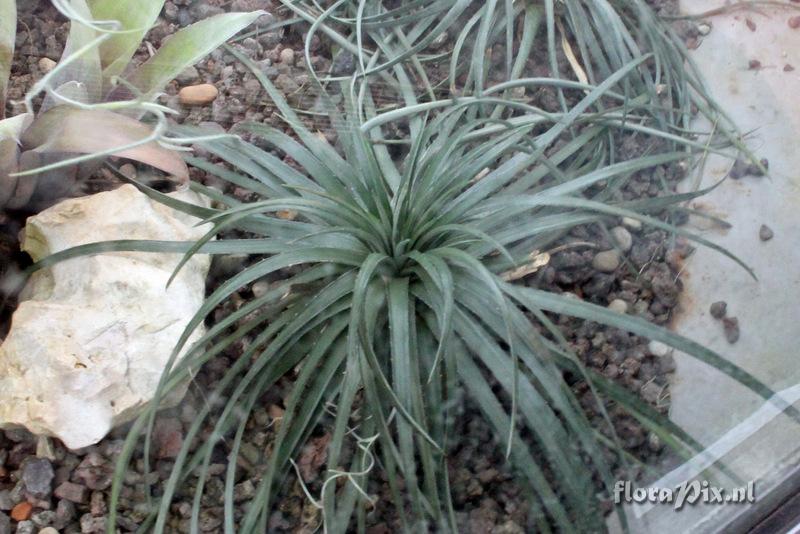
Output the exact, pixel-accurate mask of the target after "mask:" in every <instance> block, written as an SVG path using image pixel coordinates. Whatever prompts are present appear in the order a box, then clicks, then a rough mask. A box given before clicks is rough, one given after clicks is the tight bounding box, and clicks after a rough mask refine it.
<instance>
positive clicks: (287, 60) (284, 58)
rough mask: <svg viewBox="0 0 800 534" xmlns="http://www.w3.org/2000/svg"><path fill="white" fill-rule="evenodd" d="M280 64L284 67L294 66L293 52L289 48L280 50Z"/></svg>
mask: <svg viewBox="0 0 800 534" xmlns="http://www.w3.org/2000/svg"><path fill="white" fill-rule="evenodd" d="M280 58H281V63H283V64H284V65H292V64H294V50H292V49H291V48H284V49H283V50H281V55H280Z"/></svg>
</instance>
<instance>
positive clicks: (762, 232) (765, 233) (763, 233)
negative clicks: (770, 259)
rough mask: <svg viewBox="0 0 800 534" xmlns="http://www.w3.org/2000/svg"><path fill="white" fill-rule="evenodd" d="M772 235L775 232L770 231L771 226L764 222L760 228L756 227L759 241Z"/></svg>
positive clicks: (766, 239)
mask: <svg viewBox="0 0 800 534" xmlns="http://www.w3.org/2000/svg"><path fill="white" fill-rule="evenodd" d="M773 237H775V233H774V232H773V231H772V228H770V227H769V226H767V225H766V224H762V225H761V228H759V229H758V238H759V239H760V240H761V241H769V240H770V239H772V238H773Z"/></svg>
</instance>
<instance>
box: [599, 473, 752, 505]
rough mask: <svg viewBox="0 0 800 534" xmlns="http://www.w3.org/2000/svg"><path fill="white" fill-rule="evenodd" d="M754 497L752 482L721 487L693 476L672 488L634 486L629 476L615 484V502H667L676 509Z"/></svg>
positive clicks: (740, 501) (747, 500)
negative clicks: (737, 485) (695, 478)
mask: <svg viewBox="0 0 800 534" xmlns="http://www.w3.org/2000/svg"><path fill="white" fill-rule="evenodd" d="M755 500H756V489H755V483H754V482H748V483H747V484H746V485H744V486H739V487H736V488H723V487H719V486H714V485H712V484H710V483H709V482H708V481H707V480H692V481H687V482H683V483H681V484H678V485H677V486H675V487H672V488H664V487H657V486H650V487H646V488H641V487H633V484H632V483H631V481H629V480H618V481H617V482H616V483H615V484H614V502H615V503H616V504H621V503H636V504H644V503H651V504H668V505H671V506H672V507H673V508H675V510H680V509H681V508H683V507H684V506H685V505H687V504H689V505H692V504H695V503H703V504H744V503H753V502H755Z"/></svg>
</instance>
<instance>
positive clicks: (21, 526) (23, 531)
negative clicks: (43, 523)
mask: <svg viewBox="0 0 800 534" xmlns="http://www.w3.org/2000/svg"><path fill="white" fill-rule="evenodd" d="M35 532H36V525H34V524H33V521H20V522H19V523H17V532H16V534H34V533H35Z"/></svg>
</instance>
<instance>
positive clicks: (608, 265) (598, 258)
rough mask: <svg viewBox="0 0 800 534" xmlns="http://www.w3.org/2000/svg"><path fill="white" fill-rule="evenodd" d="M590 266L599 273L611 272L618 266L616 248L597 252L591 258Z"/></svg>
mask: <svg viewBox="0 0 800 534" xmlns="http://www.w3.org/2000/svg"><path fill="white" fill-rule="evenodd" d="M592 267H594V268H595V269H597V270H598V271H600V272H601V273H613V272H614V271H616V270H617V267H619V253H618V252H617V251H616V250H604V251H603V252H598V253H597V254H595V256H594V258H593V259H592Z"/></svg>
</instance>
